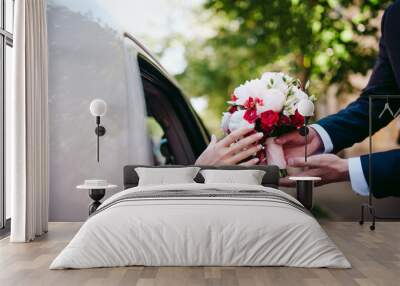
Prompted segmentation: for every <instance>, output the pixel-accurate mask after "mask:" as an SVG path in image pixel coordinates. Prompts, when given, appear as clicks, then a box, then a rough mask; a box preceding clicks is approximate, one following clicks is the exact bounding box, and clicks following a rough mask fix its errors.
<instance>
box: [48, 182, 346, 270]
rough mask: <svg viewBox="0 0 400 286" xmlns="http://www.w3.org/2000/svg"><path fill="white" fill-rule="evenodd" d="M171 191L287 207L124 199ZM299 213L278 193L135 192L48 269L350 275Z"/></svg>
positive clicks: (193, 187)
mask: <svg viewBox="0 0 400 286" xmlns="http://www.w3.org/2000/svg"><path fill="white" fill-rule="evenodd" d="M168 190H180V191H185V190H188V191H189V190H190V191H199V192H207V191H208V190H213V191H214V192H215V191H265V192H266V193H267V194H268V195H271V196H272V197H273V198H274V197H275V198H281V199H278V200H275V199H271V200H269V199H268V200H265V199H263V198H254V197H253V198H252V197H250V196H249V198H246V197H243V196H242V197H240V198H237V197H235V196H233V197H190V196H189V197H188V196H185V197H179V196H178V197H172V198H141V199H133V200H123V199H121V198H123V197H129V195H132V194H133V195H137V194H138V193H137V192H146V191H153V192H154V191H160V192H164V191H168ZM249 193H250V192H249ZM285 201H287V202H288V203H285ZM290 202H291V203H290ZM298 205H300V203H299V202H297V201H296V200H295V199H294V198H292V197H291V196H289V195H287V194H285V193H283V192H281V191H279V190H277V189H273V188H266V187H262V186H254V185H238V184H235V185H232V184H179V185H165V186H147V187H135V188H132V189H128V190H125V191H123V192H120V193H118V194H116V195H114V196H112V197H110V198H109V199H107V200H106V201H105V202H104V203H103V204H102V205H101V206H100V208H99V212H98V213H97V214H95V215H94V216H92V217H90V218H89V219H88V220H87V221H86V222H85V223H84V225H83V226H82V227H81V229H80V230H79V232H78V233H77V234H76V235H75V237H74V238H73V239H72V241H71V242H70V243H69V244H68V246H67V247H65V249H64V250H63V251H62V252H61V253H60V254H59V255H58V257H57V258H56V259H55V260H54V261H53V263H52V264H51V266H50V269H63V268H91V267H113V266H127V265H145V266H194V265H198V266H200V265H203V266H206V265H214V266H242V265H243V266H244V265H246V266H294V267H333V268H349V267H350V263H349V262H348V261H347V259H346V258H345V257H344V255H343V254H342V252H341V251H340V250H338V248H337V247H336V246H335V244H334V243H333V242H332V241H331V240H330V239H329V237H328V236H327V234H326V233H325V232H324V230H323V229H322V228H321V226H320V225H319V224H318V222H317V221H316V220H315V219H314V218H313V217H312V216H311V215H310V214H309V213H308V212H307V211H304V210H302V208H301V207H298Z"/></svg>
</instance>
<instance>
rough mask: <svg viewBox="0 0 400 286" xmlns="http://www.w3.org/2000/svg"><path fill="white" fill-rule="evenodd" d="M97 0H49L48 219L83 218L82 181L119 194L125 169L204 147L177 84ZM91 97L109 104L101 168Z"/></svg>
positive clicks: (187, 156)
mask: <svg viewBox="0 0 400 286" xmlns="http://www.w3.org/2000/svg"><path fill="white" fill-rule="evenodd" d="M100 2H101V1H96V0H91V1H84V2H83V1H82V2H81V1H79V2H78V1H63V0H49V1H48V8H47V11H48V12H47V13H48V43H49V46H48V48H49V63H48V65H49V116H50V120H49V121H50V123H49V125H50V126H49V128H50V150H49V156H50V220H51V221H82V220H84V219H86V217H87V204H88V202H89V201H88V198H87V194H86V193H76V192H75V186H76V185H77V184H79V183H80V182H83V180H85V179H89V178H99V179H107V180H108V181H110V182H112V183H115V184H117V185H119V186H120V189H119V190H121V189H122V173H123V172H122V170H123V167H124V166H125V165H132V164H148V165H161V164H179V165H186V164H193V163H194V162H195V160H196V158H197V157H198V156H199V155H200V154H201V152H202V151H203V150H204V149H205V148H206V146H207V144H208V142H209V141H208V140H209V134H208V132H207V130H206V128H205V127H204V125H203V123H202V122H201V120H200V118H199V116H198V115H197V114H196V112H195V111H194V109H193V108H192V106H191V105H190V103H189V101H188V100H187V98H186V96H185V95H184V94H183V92H182V90H181V89H180V88H179V86H178V85H177V83H176V82H175V80H174V79H173V78H172V77H170V76H169V75H168V73H167V72H166V71H165V69H164V68H163V67H162V66H161V65H160V64H159V62H158V61H157V59H156V58H155V57H154V56H153V55H152V54H151V53H150V52H149V51H148V50H147V49H146V48H145V47H144V46H143V45H142V44H141V43H140V42H139V41H138V40H137V39H136V38H135V37H134V36H132V35H131V34H130V33H129V30H127V28H125V27H122V26H121V25H119V24H116V23H117V21H116V18H115V17H117V15H112V14H110V11H104V9H103V8H102V7H101V5H100V4H99V3H100ZM79 5H82V6H84V9H85V11H86V12H83V11H82V9H83V8H82V7H77V6H79ZM81 8H82V9H81ZM95 98H100V99H103V100H105V101H106V102H107V106H108V110H107V113H106V115H105V116H104V117H103V118H102V120H101V123H102V125H103V126H104V127H105V129H106V133H105V135H104V136H102V137H101V138H100V162H99V163H98V162H97V159H96V140H97V139H96V135H95V132H94V129H95V127H96V125H95V119H94V118H93V116H92V115H91V114H90V112H89V105H90V102H91V101H92V100H93V99H95ZM71 170H74V171H73V172H71ZM71 192H74V193H73V195H71ZM111 194H113V192H109V193H108V194H107V195H108V196H109V195H111Z"/></svg>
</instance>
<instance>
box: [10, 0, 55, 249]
mask: <svg viewBox="0 0 400 286" xmlns="http://www.w3.org/2000/svg"><path fill="white" fill-rule="evenodd" d="M14 11H15V18H14V48H13V52H14V71H13V92H12V93H11V98H8V100H9V105H8V106H10V108H9V109H8V110H7V112H6V121H7V122H8V124H7V126H6V129H7V131H6V132H7V133H6V138H7V142H8V143H9V144H7V145H6V150H7V153H8V156H7V158H6V164H7V167H9V172H7V174H8V176H7V174H6V176H7V177H6V180H7V179H8V180H9V186H10V188H11V204H12V205H11V237H10V241H12V242H27V241H31V240H33V239H35V237H36V236H40V235H42V234H43V233H44V232H47V225H48V190H49V187H48V181H49V180H48V178H49V176H48V173H49V169H48V161H49V160H48V146H49V140H48V88H47V80H48V74H47V73H48V65H47V24H46V0H17V1H15V10H14ZM6 100H7V99H6ZM7 159H8V160H7Z"/></svg>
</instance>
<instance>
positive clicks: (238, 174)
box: [200, 170, 265, 185]
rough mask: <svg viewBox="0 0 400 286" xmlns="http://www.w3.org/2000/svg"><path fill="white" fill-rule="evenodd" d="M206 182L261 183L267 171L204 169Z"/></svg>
mask: <svg viewBox="0 0 400 286" xmlns="http://www.w3.org/2000/svg"><path fill="white" fill-rule="evenodd" d="M200 174H201V175H202V176H203V177H204V183H205V184H212V183H219V184H221V183H222V184H246V185H261V183H262V179H263V177H264V175H265V171H262V170H202V171H201V172H200Z"/></svg>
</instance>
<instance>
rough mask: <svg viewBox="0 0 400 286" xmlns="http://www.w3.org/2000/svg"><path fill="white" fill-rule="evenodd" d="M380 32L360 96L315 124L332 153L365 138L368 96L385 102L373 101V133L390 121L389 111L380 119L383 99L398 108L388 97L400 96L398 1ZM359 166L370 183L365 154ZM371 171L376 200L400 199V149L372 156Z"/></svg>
mask: <svg viewBox="0 0 400 286" xmlns="http://www.w3.org/2000/svg"><path fill="white" fill-rule="evenodd" d="M381 30H382V36H381V39H380V42H379V55H378V59H377V62H376V65H375V67H374V70H373V73H372V75H371V78H370V80H369V83H368V85H367V87H366V88H365V89H364V90H363V92H362V94H361V96H360V97H359V98H358V99H357V100H356V101H354V102H353V103H351V104H350V105H348V106H347V107H346V108H345V109H343V110H341V111H340V112H338V113H336V114H334V115H331V116H328V117H326V118H324V119H322V120H319V121H318V122H317V124H319V125H320V126H322V127H323V128H324V129H325V130H326V131H327V132H328V134H329V136H330V137H331V140H332V143H333V146H334V150H333V152H335V153H336V152H338V151H340V150H342V149H344V148H347V147H350V146H352V145H353V144H355V143H357V142H361V141H363V140H364V139H365V138H366V137H368V135H369V101H368V95H370V94H374V95H382V98H383V99H384V100H374V101H373V102H374V104H373V109H372V131H373V133H375V132H377V131H378V130H380V129H381V128H383V127H385V126H386V125H388V124H389V123H390V122H391V121H392V120H393V116H391V115H390V113H389V112H386V113H385V114H384V116H382V117H381V118H379V114H380V113H381V112H382V110H383V108H384V106H385V103H386V99H387V100H388V101H389V104H390V108H391V109H392V110H393V112H394V113H395V112H396V111H397V110H398V109H399V108H400V99H398V100H395V99H393V98H391V95H400V0H397V1H396V2H395V3H394V4H392V5H391V6H390V7H389V8H388V9H387V10H386V11H385V13H384V16H383V18H382V25H381ZM361 165H362V169H363V173H364V176H365V178H366V180H367V182H369V164H368V155H364V156H361ZM371 172H372V179H373V180H372V185H371V186H370V189H371V190H372V193H373V194H374V196H375V197H386V196H400V188H399V185H400V149H398V150H392V151H388V152H381V153H374V154H373V155H372V169H371ZM371 187H372V188H371Z"/></svg>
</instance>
